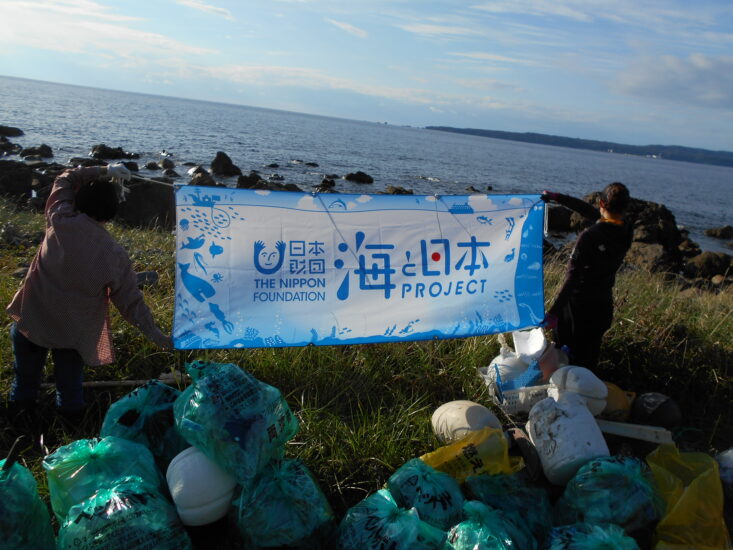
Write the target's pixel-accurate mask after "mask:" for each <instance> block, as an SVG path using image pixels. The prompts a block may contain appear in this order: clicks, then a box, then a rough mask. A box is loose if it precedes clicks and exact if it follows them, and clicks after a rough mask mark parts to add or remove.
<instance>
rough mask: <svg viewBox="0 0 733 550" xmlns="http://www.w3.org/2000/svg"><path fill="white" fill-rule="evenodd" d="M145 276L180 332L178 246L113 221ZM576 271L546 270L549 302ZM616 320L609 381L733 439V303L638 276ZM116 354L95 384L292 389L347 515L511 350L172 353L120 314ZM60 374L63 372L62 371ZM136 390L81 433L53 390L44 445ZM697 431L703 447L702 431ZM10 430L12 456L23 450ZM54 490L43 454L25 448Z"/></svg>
mask: <svg viewBox="0 0 733 550" xmlns="http://www.w3.org/2000/svg"><path fill="white" fill-rule="evenodd" d="M0 219H2V220H6V221H7V223H11V224H15V225H17V226H18V228H19V229H20V230H21V232H32V231H36V230H38V229H39V228H42V227H43V220H42V217H41V216H39V215H29V214H27V213H24V212H17V211H16V210H15V209H14V208H13V207H12V205H10V204H9V203H7V202H0ZM109 229H110V231H111V232H112V234H113V235H114V236H115V238H116V239H117V240H118V241H119V242H120V243H122V244H123V245H124V246H125V248H126V249H127V250H128V252H129V253H130V256H131V257H132V259H133V262H134V265H135V269H137V270H138V271H143V270H155V271H157V272H158V274H159V275H160V280H159V283H158V284H157V285H156V286H154V287H152V288H149V289H146V291H145V294H146V300H147V302H148V304H149V305H150V306H151V309H152V310H153V313H154V316H155V318H156V319H157V321H158V323H159V324H160V325H161V327H162V328H163V329H164V330H166V331H170V329H171V322H172V317H173V285H174V261H173V257H174V247H175V244H174V239H173V237H172V236H171V235H170V234H168V233H165V232H159V231H145V230H139V229H128V228H123V227H120V226H117V225H114V224H110V226H109ZM0 252H1V254H2V255H1V257H0V302H1V303H2V304H7V303H8V302H9V301H10V299H11V298H12V295H13V294H14V292H15V291H16V289H17V287H18V285H19V283H20V281H19V280H18V279H15V278H13V277H11V273H12V272H13V271H14V270H15V269H16V268H17V267H18V265H19V264H21V263H23V262H27V261H29V260H30V259H31V258H32V256H33V254H34V253H35V249H33V248H31V249H22V248H7V247H5V248H2V249H1V250H0ZM563 271H564V266H563V265H562V263H559V262H558V263H549V264H548V265H546V268H545V275H546V298H547V301H548V302H550V301H551V300H552V298H554V295H555V293H556V292H557V290H558V287H559V285H560V283H561V280H562V276H563ZM616 296H617V310H616V322H615V323H614V325H613V327H612V329H611V330H610V331H609V332H608V333H607V335H606V338H605V340H604V345H603V349H602V352H601V363H600V365H599V374H600V375H601V376H602V378H604V379H605V380H609V381H612V382H615V383H616V384H618V385H619V386H621V387H622V388H624V389H627V390H632V391H636V392H637V393H643V392H646V391H659V392H662V393H666V394H668V395H670V396H672V397H673V398H674V399H675V400H677V402H678V403H679V405H680V407H681V409H682V410H683V413H684V426H685V427H686V428H688V438H687V440H686V444H687V445H688V446H690V445H691V446H694V447H696V448H697V449H699V450H702V451H708V452H712V451H715V450H720V449H724V448H728V447H730V446H731V445H733V431H732V430H731V427H732V425H733V418H731V407H730V405H729V404H730V402H731V399H732V398H733V392H732V390H731V388H732V387H733V386H732V385H731V380H730V376H731V373H730V368H731V359H732V358H733V337H731V334H733V314H731V311H733V295H732V293H731V292H730V291H728V292H725V293H721V294H710V293H704V294H703V293H699V294H698V293H689V292H685V293H682V292H680V288H679V287H678V286H677V285H675V284H673V283H668V282H665V281H664V279H663V278H662V277H661V276H657V275H651V274H649V273H645V272H641V271H632V270H626V271H624V272H622V273H620V274H619V277H618V282H617V288H616ZM112 325H113V327H114V330H115V332H114V342H115V348H116V351H117V360H116V362H115V363H114V364H112V365H107V366H103V367H94V368H89V369H87V371H86V379H87V380H114V379H120V378H124V379H148V378H151V377H157V376H158V375H159V374H160V373H161V372H165V371H167V370H169V369H178V370H181V369H183V367H184V364H185V362H186V361H190V360H192V359H194V358H198V359H204V360H209V361H217V362H229V363H235V364H237V365H240V366H242V367H243V368H245V369H247V370H248V371H249V372H251V373H252V374H253V375H254V376H256V377H257V378H259V379H261V380H263V381H264V382H266V383H268V384H271V385H273V386H275V387H277V388H279V389H280V390H281V391H282V393H283V395H284V396H285V397H286V398H287V400H288V403H289V404H290V406H291V408H292V409H293V411H294V412H295V414H296V415H297V417H298V419H299V421H300V431H299V433H298V435H297V436H296V437H295V438H294V440H293V441H292V442H291V443H290V444H289V445H288V449H287V452H288V455H290V456H292V457H298V458H300V459H302V460H303V461H304V462H305V463H306V464H307V465H308V466H309V468H310V469H311V470H312V471H313V473H314V475H315V476H316V478H317V479H318V480H319V482H320V484H321V486H322V488H323V490H324V492H325V493H326V495H327V497H328V499H329V501H330V502H331V504H332V506H333V507H334V509H335V511H336V513H337V515H339V516H340V515H341V514H342V513H343V512H344V511H345V510H346V509H347V508H348V507H350V506H352V505H353V504H355V503H356V502H358V501H359V500H360V499H362V498H363V497H364V496H366V495H367V494H369V493H371V492H373V491H375V490H377V489H379V488H381V487H382V485H383V484H384V483H385V481H386V479H387V478H388V477H389V475H390V474H391V473H392V472H393V471H394V470H395V469H396V468H398V467H399V466H400V465H402V464H403V463H404V462H405V461H407V460H409V459H411V458H414V457H416V456H419V455H421V454H423V453H425V452H428V451H431V450H433V449H434V448H435V447H436V446H437V445H438V442H437V440H436V439H435V437H434V435H433V434H432V431H431V428H430V416H431V414H432V412H433V410H434V409H435V408H437V407H438V406H439V405H440V404H442V403H444V402H446V401H450V400H454V399H470V400H474V401H478V402H481V403H484V404H487V405H488V404H489V399H488V393H487V391H486V388H485V386H484V385H483V383H482V382H481V380H480V379H479V377H478V376H477V374H476V368H477V367H479V366H482V365H486V364H488V362H489V361H490V360H491V358H492V357H493V356H495V355H496V354H497V353H498V349H499V344H498V341H497V338H496V337H495V336H485V337H475V338H467V339H458V340H443V341H426V342H410V343H404V344H371V345H360V346H334V347H305V348H279V349H273V348H269V349H256V350H216V351H201V352H192V351H187V352H183V351H180V352H161V351H159V350H157V349H156V348H155V347H154V346H153V345H152V344H151V343H150V342H148V341H147V340H146V339H145V338H144V337H143V336H142V335H141V334H140V333H139V332H138V331H137V330H136V329H135V328H133V327H131V326H130V325H128V324H126V323H125V322H123V321H122V320H121V319H120V318H119V317H118V316H117V315H116V313H113V319H112ZM8 327H9V319H8V318H7V317H5V318H4V320H3V322H2V331H0V360H1V361H2V363H1V365H2V368H1V369H0V391H2V392H3V394H6V393H7V391H8V389H9V386H10V383H11V381H12V369H11V365H12V352H11V349H10V345H9V337H8ZM49 372H52V370H51V366H50V365H49ZM125 392H126V390H114V389H113V390H109V389H105V390H90V391H88V394H87V400H88V401H89V402H90V404H91V407H90V410H89V413H88V414H87V418H86V419H85V422H84V423H82V424H81V425H80V426H77V427H76V428H75V429H69V427H66V426H63V425H61V424H59V423H58V422H57V421H56V420H54V419H53V411H52V406H51V403H52V393H51V392H50V391H49V393H48V394H46V395H43V396H42V408H43V410H44V411H45V414H46V415H48V418H49V419H51V420H50V422H51V425H50V427H49V428H48V430H47V433H46V437H45V443H46V444H47V445H48V446H50V450H53V449H54V448H55V447H56V446H58V445H62V444H65V443H68V442H70V441H72V440H73V439H78V438H81V437H93V436H95V435H97V434H98V432H99V427H100V425H101V421H102V419H103V417H104V412H105V411H106V409H107V407H108V406H109V404H110V403H111V402H113V401H114V400H116V399H117V398H119V397H120V396H121V395H122V394H124V393H125ZM689 433H693V434H694V435H695V437H694V438H693V439H694V441H693V440H691V438H690V437H689ZM11 443H12V441H10V430H9V429H8V428H7V427H6V428H5V430H4V431H3V433H2V440H1V441H0V452H2V451H7V449H8V448H9V447H10V444H11ZM24 457H25V461H26V463H27V464H28V465H29V466H30V467H31V469H32V471H33V472H34V473H35V474H36V478H37V479H38V481H39V483H40V485H41V489H42V491H45V489H44V487H45V480H44V479H43V477H44V476H43V473H42V470H41V468H40V461H41V458H42V453H41V452H39V451H38V450H34V448H31V447H30V446H29V448H28V449H27V450H26V452H25V455H24Z"/></svg>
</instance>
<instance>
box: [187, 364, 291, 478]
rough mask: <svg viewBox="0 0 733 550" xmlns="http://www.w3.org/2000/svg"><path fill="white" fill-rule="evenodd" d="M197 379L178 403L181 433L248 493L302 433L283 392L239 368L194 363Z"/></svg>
mask: <svg viewBox="0 0 733 550" xmlns="http://www.w3.org/2000/svg"><path fill="white" fill-rule="evenodd" d="M186 369H187V371H188V373H189V374H190V375H191V378H193V384H191V385H190V386H189V387H188V388H186V390H184V392H183V393H182V394H181V395H180V396H179V397H178V399H176V402H175V404H174V405H173V412H174V416H175V420H176V427H177V428H178V431H179V432H180V434H181V435H182V436H183V438H184V439H185V440H186V441H188V443H190V444H191V445H193V446H195V447H197V448H199V449H200V450H201V452H203V453H204V454H205V455H206V456H207V457H208V458H210V459H211V460H212V461H214V462H216V463H217V464H218V465H219V467H221V468H222V469H223V470H224V471H226V472H229V473H230V474H231V475H232V476H234V477H235V478H236V479H237V481H238V482H239V483H240V484H241V485H242V486H243V487H245V488H249V487H250V486H251V484H252V482H253V481H254V478H255V476H256V475H257V474H258V473H260V472H261V471H262V470H263V469H264V467H265V466H266V465H267V464H268V463H269V462H270V461H271V460H273V459H278V458H282V457H283V454H284V446H285V443H287V442H288V441H289V440H290V439H291V438H292V437H293V436H294V435H295V434H296V433H297V432H298V420H297V419H296V418H295V416H293V413H292V412H291V411H290V407H288V404H287V402H286V401H285V399H283V397H282V395H281V394H280V390H278V389H277V388H274V387H272V386H270V385H268V384H265V383H264V382H261V381H259V380H257V379H256V378H255V377H254V376H252V375H251V374H249V373H247V372H245V371H244V370H242V369H241V368H240V367H238V366H237V365H233V364H230V363H228V364H222V363H209V362H205V361H195V362H193V363H189V364H188V365H186Z"/></svg>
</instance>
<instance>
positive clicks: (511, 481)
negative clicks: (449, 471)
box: [465, 474, 552, 543]
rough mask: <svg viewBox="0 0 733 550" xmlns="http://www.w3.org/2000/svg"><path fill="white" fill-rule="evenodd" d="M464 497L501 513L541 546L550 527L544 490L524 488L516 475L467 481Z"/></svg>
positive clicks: (523, 483)
mask: <svg viewBox="0 0 733 550" xmlns="http://www.w3.org/2000/svg"><path fill="white" fill-rule="evenodd" d="M465 490H466V494H467V495H469V496H470V497H471V498H472V499H474V500H478V501H480V502H483V503H484V504H487V505H489V506H491V507H492V508H495V509H497V510H501V511H502V512H503V513H504V514H505V516H507V517H509V518H511V520H512V521H513V522H514V523H515V524H516V525H521V526H524V527H525V528H526V529H528V530H529V532H530V533H531V534H532V536H533V537H534V539H535V540H536V541H537V542H538V543H541V542H542V541H544V540H545V538H546V537H547V533H548V531H549V530H550V528H551V527H552V506H551V505H550V498H549V495H548V494H547V491H546V490H545V489H542V488H540V487H531V486H529V485H527V483H526V482H524V481H523V480H522V479H521V478H520V477H519V476H518V475H516V474H515V475H493V476H490V475H480V476H471V477H469V478H468V479H467V480H466V484H465Z"/></svg>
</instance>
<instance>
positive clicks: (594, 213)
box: [540, 191, 601, 221]
mask: <svg viewBox="0 0 733 550" xmlns="http://www.w3.org/2000/svg"><path fill="white" fill-rule="evenodd" d="M540 198H541V199H542V200H543V201H545V202H555V203H557V204H559V205H561V206H565V207H566V208H569V209H570V210H572V211H574V212H577V213H578V214H580V215H581V216H583V217H584V218H588V219H589V220H591V221H596V220H597V219H599V218H600V217H601V212H600V211H599V210H598V209H597V208H595V207H594V206H593V205H591V204H588V203H587V202H585V201H584V200H580V199H576V198H575V197H571V196H570V195H563V194H562V193H553V192H552V191H543V192H542V195H541V197H540Z"/></svg>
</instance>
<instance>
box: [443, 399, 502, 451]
mask: <svg viewBox="0 0 733 550" xmlns="http://www.w3.org/2000/svg"><path fill="white" fill-rule="evenodd" d="M431 423H432V425H433V431H434V432H435V435H436V436H437V437H438V439H439V440H440V441H441V442H442V443H452V442H453V441H457V440H459V439H462V438H463V437H465V436H467V435H468V434H469V433H470V432H474V431H477V430H480V429H482V428H486V427H487V426H488V427H491V428H497V429H501V422H499V419H498V418H497V417H496V415H495V414H494V413H492V412H491V411H490V410H489V409H488V408H486V407H484V406H483V405H481V404H479V403H474V402H473V401H450V402H448V403H443V404H442V405H441V406H440V407H438V408H437V409H435V412H434V413H433V416H432V420H431Z"/></svg>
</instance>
